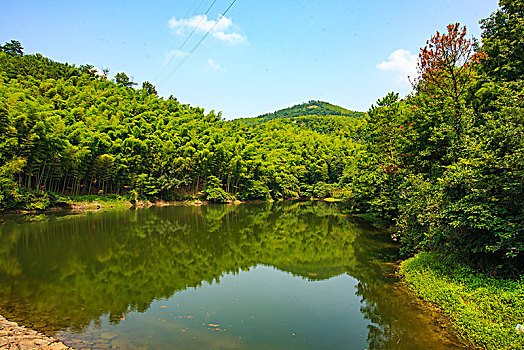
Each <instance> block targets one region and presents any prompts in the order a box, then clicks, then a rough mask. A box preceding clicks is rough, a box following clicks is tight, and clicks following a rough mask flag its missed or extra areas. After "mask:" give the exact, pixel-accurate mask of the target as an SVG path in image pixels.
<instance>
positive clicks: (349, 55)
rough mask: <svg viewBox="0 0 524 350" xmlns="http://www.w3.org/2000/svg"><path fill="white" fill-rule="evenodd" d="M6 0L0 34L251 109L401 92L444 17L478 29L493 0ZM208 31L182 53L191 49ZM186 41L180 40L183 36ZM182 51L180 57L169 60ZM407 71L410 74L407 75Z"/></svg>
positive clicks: (64, 58)
mask: <svg viewBox="0 0 524 350" xmlns="http://www.w3.org/2000/svg"><path fill="white" fill-rule="evenodd" d="M212 2H213V0H175V1H164V0H158V1H155V0H140V1H139V0H126V1H120V0H114V1H113V0H111V1H98V0H94V1H70V0H69V1H62V0H47V1H26V0H7V1H6V0H4V1H3V2H2V15H0V16H1V17H2V20H1V21H0V41H1V42H2V43H3V42H6V41H9V40H11V39H16V40H19V41H21V42H22V45H23V46H24V48H25V52H26V53H35V52H39V53H42V54H43V55H45V56H48V57H50V58H52V59H54V60H57V61H61V62H69V63H75V64H77V65H80V64H86V63H88V64H92V65H94V66H96V67H99V68H109V70H110V72H109V75H110V77H114V75H115V74H116V73H118V72H122V71H123V72H125V73H126V74H128V75H129V76H132V77H133V79H134V81H136V82H138V83H140V85H141V83H142V82H143V81H146V80H147V81H150V82H151V83H153V84H154V85H155V86H156V87H157V90H158V91H159V93H160V95H162V96H165V97H167V96H169V95H171V94H172V95H173V96H175V97H177V98H178V100H179V101H181V102H183V103H189V104H191V105H194V106H200V107H204V108H205V109H206V111H210V110H212V109H214V110H215V111H222V112H223V116H224V117H225V118H226V119H232V118H235V117H241V116H257V115H259V114H262V113H265V112H270V111H274V110H277V109H280V108H283V107H287V106H291V105H294V104H297V103H301V102H306V101H308V100H312V99H315V100H317V99H318V100H324V101H328V102H332V103H335V104H338V105H341V106H344V107H347V108H349V109H353V110H360V111H366V110H367V109H368V108H369V107H370V105H371V104H372V103H374V102H375V101H376V100H377V99H379V98H381V97H382V96H384V95H385V94H386V93H387V92H389V91H397V92H400V93H401V94H402V95H405V94H407V93H409V91H410V85H409V83H408V81H407V79H406V76H407V75H408V74H413V69H414V67H415V64H416V56H417V55H418V51H419V49H420V47H421V46H423V45H424V44H425V42H426V40H427V39H429V38H430V37H431V35H433V34H434V33H435V32H436V31H437V30H440V31H443V30H445V28H446V25H447V24H449V23H454V22H460V23H462V24H465V25H466V26H467V28H468V31H469V33H470V34H471V35H473V36H475V37H479V36H480V26H479V24H478V21H479V20H480V19H482V18H485V17H488V16H489V15H490V14H491V13H492V12H493V11H495V10H496V9H497V3H498V2H497V1H496V0H453V1H451V0H396V1H391V0H369V1H363V0H358V1H357V0H346V1H331V0H324V1H313V0H302V1H298V0H286V1H282V0H281V1H275V0H266V1H264V0H258V1H254V0H237V1H236V2H235V3H234V5H233V7H232V8H231V10H230V11H229V12H228V13H227V15H226V16H225V18H222V19H220V20H219V18H220V14H221V13H223V11H224V10H225V9H226V8H227V7H228V6H229V4H231V2H232V0H216V1H215V4H214V5H213V6H212V7H211V10H210V11H209V13H208V16H206V17H204V16H203V15H204V13H205V12H206V10H207V9H208V8H209V6H210V5H211V4H212ZM208 30H211V31H210V34H209V36H208V37H207V39H206V40H205V41H204V42H203V43H202V44H201V45H200V46H199V47H198V49H197V50H196V51H195V52H194V53H193V54H192V55H190V56H189V57H187V55H188V52H190V51H191V49H192V48H193V47H194V46H195V44H196V43H197V42H198V41H199V40H200V39H201V38H202V37H203V36H204V35H205V33H206V32H207V31H208ZM191 32H194V33H193V35H192V36H191V37H190V38H189V40H188V41H187V43H186V45H185V46H183V47H181V44H182V43H183V42H184V40H185V39H186V38H187V37H188V36H189V34H190V33H191ZM182 60H185V63H184V64H183V65H181V66H180V67H179V69H178V70H176V71H175V72H173V70H174V69H175V68H176V67H177V66H178V65H179V64H180V62H181V61H182ZM410 72H411V73H410Z"/></svg>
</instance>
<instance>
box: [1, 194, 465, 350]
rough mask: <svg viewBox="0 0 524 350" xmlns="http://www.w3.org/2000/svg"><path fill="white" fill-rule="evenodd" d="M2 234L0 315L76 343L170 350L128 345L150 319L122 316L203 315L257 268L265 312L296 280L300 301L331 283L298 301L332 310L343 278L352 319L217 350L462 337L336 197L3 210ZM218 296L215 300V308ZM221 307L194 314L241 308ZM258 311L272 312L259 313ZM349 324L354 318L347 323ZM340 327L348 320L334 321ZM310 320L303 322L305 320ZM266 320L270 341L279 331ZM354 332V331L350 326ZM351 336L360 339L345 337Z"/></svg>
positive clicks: (393, 250)
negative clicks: (412, 293)
mask: <svg viewBox="0 0 524 350" xmlns="http://www.w3.org/2000/svg"><path fill="white" fill-rule="evenodd" d="M20 221H23V222H20ZM29 221H36V222H29ZM0 242H2V243H1V245H0V314H3V315H4V316H6V317H7V318H10V319H12V320H15V321H18V322H19V323H21V324H23V325H26V326H29V327H33V328H36V329H38V330H41V331H44V332H46V333H48V334H55V335H58V336H59V337H60V338H61V339H64V340H65V341H66V342H67V341H69V344H70V345H73V346H76V347H77V348H95V347H96V348H104V347H106V348H109V347H111V348H118V347H119V346H120V347H122V348H140V347H141V346H142V347H145V348H148V347H151V348H171V346H166V344H168V343H169V341H172V339H170V340H166V342H165V343H162V342H161V341H160V340H159V341H158V342H157V343H155V342H154V341H153V340H151V338H152V335H151V334H153V335H154V333H151V334H150V335H149V336H148V337H149V338H148V340H147V341H146V340H144V342H143V344H137V342H138V343H140V341H141V339H138V340H136V342H135V343H134V344H131V343H125V337H123V336H122V334H125V332H128V334H134V333H137V332H138V331H137V329H138V328H139V327H145V326H144V324H145V322H146V321H145V318H144V320H142V321H140V322H142V325H141V323H140V322H138V323H137V325H136V327H137V328H133V327H129V326H125V327H124V324H125V323H126V318H127V319H132V318H133V317H137V318H138V317H139V316H140V317H146V316H147V315H149V314H151V315H152V316H151V317H153V318H154V317H157V313H159V312H161V311H158V310H157V311H155V310H156V309H157V307H156V304H157V302H158V301H162V300H165V301H166V302H168V301H169V300H172V301H173V300H176V301H177V302H179V303H181V302H182V300H183V301H184V303H185V304H184V305H192V304H191V303H195V305H194V309H188V310H187V312H188V313H194V314H197V316H195V317H197V318H198V317H199V316H198V312H199V311H198V310H197V309H199V305H200V304H202V303H203V301H202V300H200V299H198V298H199V293H201V295H202V296H201V297H200V298H204V295H206V296H205V298H208V299H212V298H218V297H216V295H224V296H227V295H229V294H231V293H229V292H228V293H229V294H220V293H224V292H223V291H219V290H218V289H216V288H218V286H220V285H221V284H222V285H221V287H222V289H223V288H225V287H227V286H228V283H230V286H235V284H234V283H239V282H235V281H241V282H244V281H245V284H247V283H248V282H247V281H248V279H249V278H251V279H254V278H255V277H253V276H262V277H259V278H260V279H263V281H264V283H266V281H270V283H272V285H274V286H275V287H274V289H269V292H267V293H269V294H271V298H272V299H269V301H267V303H268V305H267V308H270V307H271V305H270V304H272V303H274V304H275V305H277V303H279V302H280V301H279V300H280V299H279V298H284V296H281V295H280V294H279V292H281V291H284V290H285V289H286V288H295V289H293V292H290V293H293V295H295V298H296V299H297V300H299V299H300V297H301V296H302V295H306V293H313V292H311V288H313V287H314V288H316V289H319V288H324V287H327V288H326V290H327V292H324V291H322V293H324V294H321V297H318V296H315V299H304V300H308V305H307V308H311V304H313V305H314V306H315V307H317V308H319V309H322V308H323V307H325V308H328V306H324V303H337V302H338V301H337V300H336V296H335V295H338V294H336V293H338V292H340V290H335V287H334V286H336V285H337V284H336V283H339V284H340V285H343V286H345V287H342V288H343V289H347V290H344V292H345V293H346V294H347V295H349V297H344V298H346V299H342V300H341V301H340V302H341V303H344V302H345V301H348V300H351V298H354V299H355V300H356V302H355V303H356V305H357V306H356V312H355V315H351V316H345V315H340V317H338V316H336V315H334V316H332V317H330V316H322V315H321V313H319V310H315V311H311V312H312V313H311V314H312V315H316V316H314V317H317V318H316V321H317V322H318V324H319V326H318V327H317V328H318V329H319V330H318V332H319V333H318V335H316V333H315V331H313V330H310V331H309V332H310V335H311V336H310V338H307V337H304V338H301V339H302V341H303V342H302V344H299V345H293V343H287V342H288V340H285V341H284V339H283V338H282V339H280V338H279V337H278V336H276V335H275V336H274V339H272V340H271V341H269V340H261V339H259V338H257V336H256V335H255V333H257V332H258V333H260V334H265V333H264V331H263V330H262V328H263V327H266V326H267V325H266V323H264V324H263V325H259V326H257V327H258V328H257V329H252V330H249V329H247V328H245V329H244V332H245V333H243V336H244V338H242V336H240V335H238V336H237V335H235V342H233V343H231V344H229V343H228V344H229V345H224V346H222V345H221V346H220V347H221V348H249V349H255V348H257V349H258V348H279V346H282V348H293V347H294V348H307V346H306V345H308V346H310V347H311V348H318V347H319V343H318V342H319V341H320V340H319V339H321V338H322V337H325V339H324V338H323V339H324V340H322V348H341V346H342V348H355V349H357V348H364V347H366V346H367V347H368V348H369V349H419V348H425V349H431V348H434V349H441V348H454V347H455V345H454V344H457V342H456V339H454V338H453V337H452V336H451V335H449V334H446V333H445V332H443V331H442V329H441V328H440V327H437V326H435V325H434V324H433V322H434V321H433V319H434V316H435V315H432V314H431V313H430V312H429V311H427V310H425V309H424V308H420V307H419V306H418V305H416V304H415V303H414V301H412V300H411V299H410V298H409V296H408V295H407V294H406V292H405V291H404V289H403V288H402V287H401V286H399V285H398V284H397V283H396V282H397V281H396V278H395V277H394V269H395V267H394V265H393V263H394V262H395V260H396V258H397V246H396V245H395V244H393V243H392V242H391V241H390V240H389V239H388V238H387V234H386V233H385V232H383V231H382V230H380V229H379V228H376V227H374V226H373V224H372V223H371V222H369V221H366V220H364V219H362V218H359V217H355V216H350V215H348V214H346V213H345V212H344V210H343V209H342V208H341V206H340V205H338V204H336V203H331V204H328V203H322V202H296V203H295V202H289V203H258V204H245V205H239V206H226V205H208V206H201V207H161V208H151V209H141V210H130V211H123V212H113V213H100V214H93V215H78V216H77V217H73V218H69V217H68V218H67V219H64V217H63V216H60V215H58V214H55V215H51V216H40V217H38V218H36V219H35V217H33V219H31V218H28V217H26V218H22V219H21V218H16V219H9V218H8V219H3V220H2V223H1V225H0ZM257 267H258V268H257ZM264 267H271V269H268V268H264ZM250 270H251V272H249V273H248V272H247V271H250ZM250 273H251V277H250V275H249V274H250ZM337 276H338V277H337ZM257 278H258V277H257ZM353 282H354V284H353V285H351V283H353ZM252 283H253V284H256V283H259V281H256V282H252ZM297 283H298V284H297ZM318 283H320V284H318ZM323 283H324V284H326V283H332V285H328V284H326V285H325V286H324V284H323ZM342 283H350V284H349V285H344V284H342ZM277 286H280V287H278V288H277ZM312 286H313V287H312ZM330 286H332V287H330ZM213 288H215V289H213ZM257 288H258V287H257ZM300 288H303V289H304V291H300V290H299V289H300ZM337 288H338V287H337ZM316 289H315V290H316ZM213 291H216V292H213ZM330 291H332V292H333V293H334V294H333V295H331V294H330V293H331V292H330ZM206 293H215V296H213V294H209V295H210V296H207V294H206ZM246 293H247V292H246ZM261 293H262V292H261V291H260V290H258V291H257V290H254V291H253V292H252V294H253V298H254V300H249V301H247V303H252V304H253V305H255V304H256V303H257V298H258V300H260V299H262V298H265V297H266V295H264V294H261ZM267 293H266V294H267ZM315 293H316V292H315ZM326 293H327V294H326ZM308 295H315V294H308ZM286 297H289V296H286ZM177 298H178V299H177ZM184 298H188V299H187V300H188V301H186V299H184ZM191 298H192V299H191ZM239 298H240V297H239ZM304 298H306V296H304ZM309 298H311V296H309ZM191 300H192V301H191ZM223 300H224V299H220V298H218V299H217V304H220V303H223V302H224V301H223ZM174 302H175V301H174ZM199 303H200V304H199ZM292 304H293V303H292V302H291V303H289V305H292ZM176 305H179V304H176ZM293 305H295V304H293ZM326 305H328V304H326ZM217 307H218V309H220V310H222V309H221V308H220V305H218V306H217ZM244 307H246V306H244ZM289 307H290V308H291V307H292V306H289ZM301 307H305V306H304V305H303V304H296V305H295V308H296V309H294V310H286V311H284V310H282V312H287V314H285V315H284V314H282V316H281V317H282V318H283V319H287V317H288V314H292V313H295V314H297V315H300V314H301V309H300V308H301ZM203 308H204V307H201V309H203ZM218 309H217V310H215V309H212V308H210V309H208V310H206V311H205V313H204V312H202V316H201V320H200V319H199V322H200V321H202V322H203V323H202V324H203V325H206V322H208V320H209V319H210V313H211V314H213V315H215V316H216V317H223V318H224V319H227V317H230V318H231V320H233V319H234V318H235V317H240V316H239V315H242V312H243V311H238V312H237V311H235V310H236V309H234V308H233V307H231V308H230V309H227V308H226V310H225V311H220V312H223V313H228V314H227V315H226V314H224V315H222V316H220V315H221V314H220V312H219V311H218ZM254 309H255V308H254ZM334 310H335V311H334V313H336V314H338V311H337V310H336V308H335V309H334ZM304 312H305V311H304ZM341 312H342V311H341ZM134 315H135V316H134ZM141 315H142V316H141ZM228 315H229V316H228ZM319 315H320V316H319ZM257 316H258V317H259V318H264V317H266V318H267V317H269V316H268V315H265V314H264V310H263V309H261V311H260V313H259V314H258V315H257ZM178 317H179V318H180V317H181V316H178ZM253 317H254V316H253ZM157 318H158V317H157ZM157 318H154V319H155V320H157ZM173 318H174V316H173ZM191 318H193V316H192V317H191ZM330 320H332V321H330ZM163 321H165V319H164V320H163ZM177 322H178V321H177ZM195 322H196V321H195ZM282 322H284V321H282ZM290 322H293V323H294V324H295V325H296V327H298V328H300V325H301V324H302V323H304V322H305V321H304V320H301V319H300V316H298V318H297V319H290ZM301 322H302V323H301ZM330 322H333V324H330ZM348 322H351V323H352V324H349V325H346V324H344V323H348ZM230 323H234V320H233V321H230ZM270 323H271V322H270ZM340 323H343V324H344V327H346V328H344V327H342V328H341V329H339V328H340ZM130 324H132V323H131V322H130ZM282 324H283V325H284V323H282ZM242 326H243V325H240V324H239V325H238V327H237V328H238V329H243V328H241V327H242ZM173 327H174V326H173ZM307 327H310V326H307ZM307 327H306V325H305V323H304V325H303V328H304V329H306V328H307ZM311 327H312V328H311V329H314V327H313V326H311ZM153 328H154V327H153ZM208 328H209V327H208ZM233 328H234V327H233ZM267 328H268V329H267V332H268V335H269V336H270V337H271V336H272V333H271V332H276V331H274V330H273V328H271V327H270V326H267ZM352 328H355V329H354V330H351V332H354V333H351V332H350V331H349V329H352ZM188 329H189V328H188ZM307 329H310V328H307ZM213 330H216V329H213ZM182 331H184V330H182ZM320 331H321V333H320ZM119 332H120V333H119ZM232 332H233V333H234V331H232ZM249 332H251V333H252V334H251V335H250V333H249ZM233 333H231V334H233ZM217 334H218V333H217ZM275 334H276V333H275ZM350 334H355V335H351V337H353V338H351V337H350ZM286 336H287V337H288V338H289V335H287V334H286ZM292 336H293V337H295V333H292ZM165 337H168V336H167V335H166V336H165ZM171 337H172V335H171ZM202 337H203V336H202ZM217 337H218V335H217ZM358 337H360V338H359V339H356V338H358ZM122 338H124V340H123V339H122ZM158 338H159V339H160V338H162V336H158ZM195 338H197V337H193V340H195ZM297 338H298V336H297ZM286 339H287V338H286ZM216 341H218V340H216V339H215V340H210V342H211V343H208V345H207V346H216V347H219V346H218V345H217V344H218V343H217V342H216ZM213 342H214V343H213ZM169 344H171V345H173V344H172V343H169ZM188 344H189V343H181V345H182V347H183V348H190V347H191V346H190V345H188ZM209 344H212V345H209ZM213 344H214V345H213ZM264 344H265V345H264ZM199 346H200V347H203V346H204V345H202V344H200V345H199ZM362 346H364V347H362ZM194 348H199V347H198V346H195V347H194Z"/></svg>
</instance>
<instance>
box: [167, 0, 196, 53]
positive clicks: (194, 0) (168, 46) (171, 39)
mask: <svg viewBox="0 0 524 350" xmlns="http://www.w3.org/2000/svg"><path fill="white" fill-rule="evenodd" d="M197 1H198V0H193V3H192V4H191V6H190V7H189V8H188V9H187V12H186V15H185V17H184V18H186V17H187V16H189V12H191V10H192V9H193V6H195V4H196V2H197ZM203 1H204V0H201V1H200V4H198V7H200V5H202V2H203ZM174 41H175V39H174V37H173V36H171V37H170V39H169V40H168V41H167V45H166V46H165V47H164V51H166V50H167V49H169V48H170V47H171V45H172V44H173V42H174Z"/></svg>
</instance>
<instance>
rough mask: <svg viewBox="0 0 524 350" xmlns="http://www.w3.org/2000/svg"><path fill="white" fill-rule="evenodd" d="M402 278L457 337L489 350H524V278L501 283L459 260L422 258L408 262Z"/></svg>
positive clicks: (434, 257) (421, 256)
mask: <svg viewBox="0 0 524 350" xmlns="http://www.w3.org/2000/svg"><path fill="white" fill-rule="evenodd" d="M399 272H400V275H401V277H402V278H403V279H404V280H405V281H406V283H407V284H408V285H409V287H410V288H411V289H412V290H413V291H414V292H415V293H416V294H417V295H418V296H420V297H421V298H422V299H424V300H426V301H429V302H431V303H433V304H434V305H436V306H437V307H439V308H440V309H441V310H442V311H443V312H444V314H445V315H446V316H448V317H449V318H450V320H451V323H452V325H453V326H454V328H455V330H456V332H457V333H458V334H459V336H461V337H463V338H464V339H465V340H466V341H468V342H470V343H472V344H473V345H475V346H477V347H479V348H483V349H524V333H521V334H518V333H517V331H516V330H515V328H516V326H517V324H524V276H522V277H521V278H520V280H507V279H496V278H492V277H489V276H486V275H483V274H480V273H477V272H474V271H472V270H471V269H469V268H467V267H465V266H463V265H461V264H460V263H458V262H457V261H456V260H455V259H453V258H449V257H448V258H445V257H441V256H438V255H436V254H433V253H421V254H419V255H417V256H415V257H414V258H411V259H409V260H406V261H404V262H403V263H402V264H401V266H400V270H399Z"/></svg>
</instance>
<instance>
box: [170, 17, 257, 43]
mask: <svg viewBox="0 0 524 350" xmlns="http://www.w3.org/2000/svg"><path fill="white" fill-rule="evenodd" d="M169 27H170V28H172V29H175V30H176V32H177V34H184V33H186V32H190V31H192V30H197V31H199V32H203V33H205V32H208V31H210V30H212V34H213V36H214V37H215V38H217V39H218V40H221V41H225V42H228V43H231V44H241V43H244V42H245V41H246V40H247V38H246V37H245V36H243V35H242V34H240V33H237V32H235V31H233V27H235V26H234V24H233V20H231V18H227V17H220V18H219V19H218V20H216V21H214V20H211V19H208V18H207V16H206V15H197V16H194V17H191V18H185V19H176V18H175V17H173V18H171V19H170V20H169ZM228 31H229V33H227V32H228Z"/></svg>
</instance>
